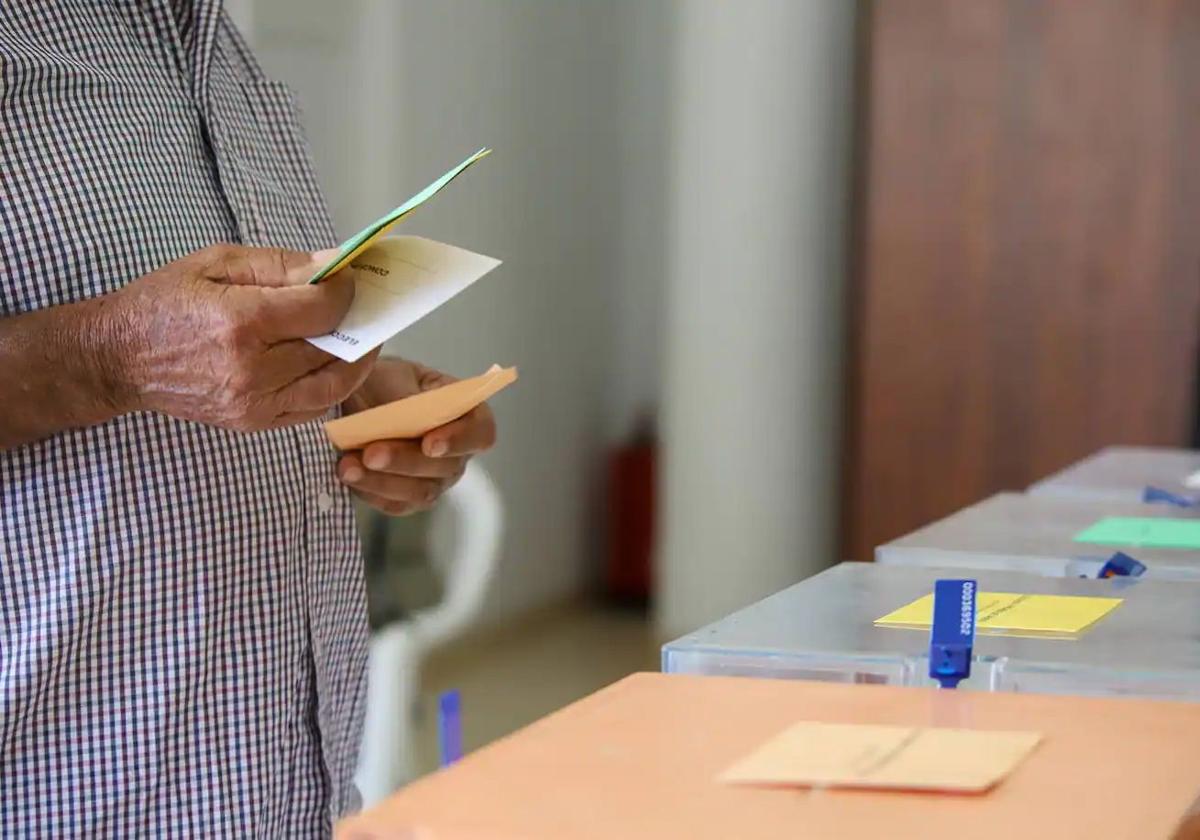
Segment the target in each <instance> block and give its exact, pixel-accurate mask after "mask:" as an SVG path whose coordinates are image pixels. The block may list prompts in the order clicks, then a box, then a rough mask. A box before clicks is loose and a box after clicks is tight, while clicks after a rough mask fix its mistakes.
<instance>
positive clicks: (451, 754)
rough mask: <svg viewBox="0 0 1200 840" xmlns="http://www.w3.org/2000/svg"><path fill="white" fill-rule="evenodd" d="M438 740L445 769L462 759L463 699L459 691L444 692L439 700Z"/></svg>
mask: <svg viewBox="0 0 1200 840" xmlns="http://www.w3.org/2000/svg"><path fill="white" fill-rule="evenodd" d="M438 740H439V741H440V743H441V748H442V766H443V767H449V766H450V765H451V764H453V763H454V762H456V761H458V760H459V759H460V758H462V698H461V697H460V696H459V693H458V690H457V689H455V690H453V691H446V692H443V693H442V695H441V696H440V697H439V698H438Z"/></svg>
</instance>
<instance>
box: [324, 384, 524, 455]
mask: <svg viewBox="0 0 1200 840" xmlns="http://www.w3.org/2000/svg"><path fill="white" fill-rule="evenodd" d="M516 381H517V369H516V368H511V367H510V368H502V367H500V366H499V365H492V367H491V368H490V369H489V370H488V372H487V373H485V374H483V375H482V376H476V377H473V378H471V379H463V380H460V381H458V382H454V383H451V384H450V385H444V386H442V387H441V388H435V389H433V390H432V391H423V392H421V393H420V394H415V395H413V396H411V397H405V398H404V399H402V400H396V401H395V402H390V403H388V404H387V405H381V406H377V407H375V408H369V409H367V410H366V411H360V412H359V413H358V414H351V415H350V416H349V417H341V418H338V419H337V420H330V421H329V422H328V423H326V424H325V434H326V436H328V438H329V440H330V442H331V443H332V444H333V445H334V446H336V447H337V448H338V449H341V450H347V449H360V448H362V447H363V446H366V445H367V444H368V443H371V442H372V441H376V440H391V439H405V438H419V437H421V436H422V435H424V434H425V433H426V432H430V431H433V430H434V429H436V428H437V427H438V426H444V425H446V424H447V423H449V422H450V421H451V420H457V419H458V418H459V417H462V416H463V415H464V414H466V413H467V412H468V411H470V410H471V409H473V408H474V407H475V406H477V405H479V404H480V403H482V402H484V401H485V400H488V399H490V398H491V397H492V396H493V395H494V394H496V393H498V392H499V391H501V390H503V389H504V388H507V387H508V386H509V385H511V384H512V383H513V382H516Z"/></svg>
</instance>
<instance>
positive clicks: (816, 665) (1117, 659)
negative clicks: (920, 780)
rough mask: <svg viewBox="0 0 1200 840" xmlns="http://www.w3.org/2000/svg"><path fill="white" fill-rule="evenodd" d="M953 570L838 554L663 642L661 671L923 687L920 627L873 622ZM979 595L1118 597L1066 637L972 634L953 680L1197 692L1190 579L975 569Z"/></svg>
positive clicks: (925, 664)
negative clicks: (826, 565) (967, 655)
mask: <svg viewBox="0 0 1200 840" xmlns="http://www.w3.org/2000/svg"><path fill="white" fill-rule="evenodd" d="M947 577H951V578H953V577H964V575H963V572H962V570H961V569H932V568H904V567H898V566H880V565H878V564H873V563H842V564H841V565H838V566H834V567H833V568H831V569H828V570H826V571H824V572H822V573H821V574H818V575H815V576H814V577H811V578H809V579H808V580H805V581H803V582H801V583H798V584H796V585H795V586H792V587H790V588H788V589H785V590H783V591H782V592H779V593H777V594H775V595H772V596H771V597H769V598H766V599H765V600H762V601H759V602H758V603H756V604H753V605H751V606H749V607H746V608H745V609H743V610H741V611H739V612H736V613H734V614H733V615H730V616H728V617H727V618H724V619H722V620H720V621H717V622H715V623H713V624H710V625H708V626H707V627H703V628H701V629H700V630H697V631H696V632H694V633H690V634H688V635H686V636H684V637H682V638H680V639H676V640H675V641H673V642H670V643H669V644H667V645H665V646H664V647H663V651H662V668H663V671H664V672H667V673H688V674H711V675H730V676H749V677H770V678H780V679H803V680H821V681H827V682H843V683H884V684H889V685H909V686H927V685H934V684H935V683H934V682H933V681H932V680H930V679H929V659H928V657H929V631H928V630H919V629H903V628H895V627H880V626H877V625H876V624H875V622H876V620H877V619H879V618H881V617H883V616H885V615H887V614H888V613H891V612H892V611H894V610H897V609H898V608H900V607H903V606H905V605H906V604H909V603H910V602H912V601H914V600H916V599H917V598H920V597H922V596H923V595H927V594H929V593H931V592H932V591H933V585H934V582H935V581H936V580H938V579H939V578H947ZM970 577H972V578H974V579H975V580H976V581H977V582H978V586H979V592H980V593H981V594H980V598H981V599H982V598H983V597H984V595H983V593H990V592H1008V593H1021V594H1045V595H1084V596H1100V597H1115V598H1121V599H1123V600H1122V601H1121V603H1120V604H1119V605H1117V606H1116V607H1115V608H1114V609H1112V611H1111V612H1109V613H1107V614H1106V615H1104V616H1103V617H1102V618H1100V619H1099V620H1098V621H1097V622H1096V623H1094V624H1093V625H1091V626H1090V627H1088V628H1087V629H1085V630H1083V631H1082V632H1081V633H1080V634H1078V635H1077V636H1074V637H1067V638H1064V637H1058V638H1051V637H1045V636H1042V637H1020V636H1011V635H1010V636H997V635H981V634H977V635H976V637H975V647H974V651H973V656H974V658H973V662H972V666H971V676H970V677H969V678H968V679H966V680H964V681H963V682H962V684H961V687H962V688H968V689H975V690H983V691H1017V692H1032V693H1041V694H1086V695H1109V696H1112V695H1126V696H1135V697H1148V698H1159V699H1186V700H1191V701H1200V587H1193V586H1176V585H1172V584H1170V583H1167V582H1158V581H1153V580H1146V579H1144V578H1140V579H1131V578H1118V579H1115V580H1081V579H1072V578H1047V577H1036V576H1034V575H1027V574H1021V573H1014V572H991V571H979V572H977V573H973V574H972V575H970Z"/></svg>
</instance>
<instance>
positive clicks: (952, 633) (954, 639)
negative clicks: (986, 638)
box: [929, 580, 978, 688]
mask: <svg viewBox="0 0 1200 840" xmlns="http://www.w3.org/2000/svg"><path fill="white" fill-rule="evenodd" d="M977 588H978V587H977V585H976V583H975V581H973V580H939V581H937V582H936V583H935V584H934V585H933V625H932V627H931V628H930V631H929V676H930V678H932V679H935V680H937V681H938V683H939V684H940V685H941V687H942V688H957V687H958V684H959V682H960V681H961V680H964V679H966V678H967V677H969V676H971V649H972V648H973V647H974V645H975V591H976V589H977Z"/></svg>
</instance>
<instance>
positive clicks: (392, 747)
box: [355, 461, 504, 807]
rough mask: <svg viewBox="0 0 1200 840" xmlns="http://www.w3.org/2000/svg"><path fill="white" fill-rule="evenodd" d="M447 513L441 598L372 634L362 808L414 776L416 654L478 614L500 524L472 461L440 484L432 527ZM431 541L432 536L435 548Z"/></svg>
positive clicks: (484, 478)
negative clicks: (449, 526) (449, 524)
mask: <svg viewBox="0 0 1200 840" xmlns="http://www.w3.org/2000/svg"><path fill="white" fill-rule="evenodd" d="M447 515H448V516H450V517H452V519H453V524H454V527H453V533H454V546H453V549H452V551H450V552H448V553H446V554H444V555H442V556H438V554H439V552H436V551H435V552H434V555H435V556H434V557H433V562H434V564H435V565H436V566H437V567H438V568H439V570H440V571H441V572H442V577H443V582H444V586H443V593H444V594H443V598H442V601H441V602H440V603H439V604H437V605H436V606H434V607H431V608H429V609H426V610H421V611H419V612H417V613H415V614H414V615H412V616H410V617H408V618H406V619H404V620H402V621H395V622H393V623H391V624H389V625H387V626H385V627H383V628H381V629H380V630H378V631H377V632H376V633H375V634H374V635H373V636H372V638H371V649H370V664H369V666H368V672H367V708H366V723H365V726H364V728H363V743H362V750H361V752H360V755H359V765H358V772H357V774H356V776H355V782H356V783H357V784H358V789H359V792H360V793H361V794H362V798H363V806H364V807H369V806H371V805H373V804H375V803H376V802H379V801H380V800H382V799H384V798H385V797H387V796H388V795H389V794H390V793H392V792H393V791H395V790H396V789H397V788H398V787H400V786H401V785H403V784H404V783H405V782H407V781H408V780H409V779H411V778H412V776H413V761H412V729H413V712H414V708H415V705H416V700H417V697H418V696H419V693H420V692H419V686H420V683H419V675H420V666H421V660H422V659H423V658H424V657H425V656H426V655H427V654H428V653H429V651H430V650H432V649H434V648H435V647H437V646H438V645H440V644H444V643H445V642H447V641H449V640H451V639H453V638H454V637H455V636H457V635H459V634H461V633H462V632H463V631H464V630H465V629H466V628H468V627H469V626H470V625H471V623H472V622H473V621H474V620H475V619H476V618H477V617H478V615H479V613H480V611H481V609H482V607H483V599H484V595H485V594H486V592H487V588H488V584H489V583H490V582H491V580H492V577H493V576H494V575H495V571H496V565H497V560H498V558H499V554H500V543H501V538H502V536H503V531H504V512H503V507H502V505H501V503H500V495H499V493H498V492H497V490H496V486H495V485H494V484H493V483H492V480H491V478H489V477H488V474H487V472H486V471H485V470H484V469H483V467H482V466H480V465H479V464H478V463H477V462H474V461H472V462H471V463H470V464H469V465H468V467H467V471H466V472H465V473H464V474H463V477H462V479H461V480H460V481H459V482H458V484H456V485H455V486H454V487H452V488H451V489H450V490H449V491H447V493H446V495H445V496H444V497H443V498H442V502H441V504H440V505H439V507H438V509H437V513H436V514H435V516H434V527H433V528H431V533H432V534H433V535H436V534H437V533H438V532H439V530H440V529H439V524H440V523H439V520H440V518H441V517H443V516H447ZM436 543H437V540H436V539H434V540H431V544H433V545H434V546H435V547H436Z"/></svg>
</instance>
